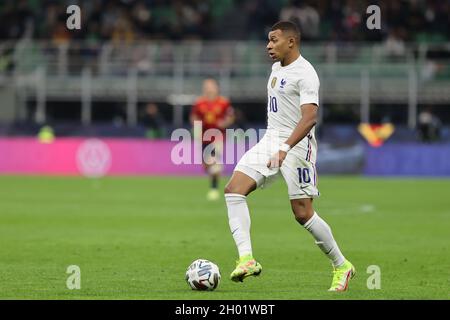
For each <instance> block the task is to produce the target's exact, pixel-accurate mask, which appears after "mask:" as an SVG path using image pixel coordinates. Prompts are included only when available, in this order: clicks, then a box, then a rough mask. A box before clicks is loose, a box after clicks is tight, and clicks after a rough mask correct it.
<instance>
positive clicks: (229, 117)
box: [218, 105, 236, 129]
mask: <svg viewBox="0 0 450 320" xmlns="http://www.w3.org/2000/svg"><path fill="white" fill-rule="evenodd" d="M235 120H236V116H235V114H234V109H233V107H232V106H231V105H229V106H228V107H227V109H226V111H225V117H224V118H223V120H222V121H220V122H219V124H218V125H219V128H220V129H226V128H228V127H229V126H231V125H232V124H233V123H234V121H235Z"/></svg>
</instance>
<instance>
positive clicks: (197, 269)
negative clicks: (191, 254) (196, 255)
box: [186, 259, 220, 291]
mask: <svg viewBox="0 0 450 320" xmlns="http://www.w3.org/2000/svg"><path fill="white" fill-rule="evenodd" d="M186 281H187V283H188V284H189V286H190V287H191V288H192V290H201V291H206V290H208V291H212V290H215V289H216V288H217V287H218V286H219V283H220V271H219V267H218V266H217V265H216V264H214V263H213V262H211V261H209V260H205V259H197V260H195V261H194V262H192V263H191V265H190V266H189V267H188V269H187V271H186Z"/></svg>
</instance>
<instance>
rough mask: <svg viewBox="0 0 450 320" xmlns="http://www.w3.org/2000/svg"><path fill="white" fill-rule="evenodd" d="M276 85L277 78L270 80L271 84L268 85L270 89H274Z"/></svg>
mask: <svg viewBox="0 0 450 320" xmlns="http://www.w3.org/2000/svg"><path fill="white" fill-rule="evenodd" d="M276 83H277V77H274V78H273V79H272V83H271V84H270V85H271V86H272V89H273V88H275V84H276Z"/></svg>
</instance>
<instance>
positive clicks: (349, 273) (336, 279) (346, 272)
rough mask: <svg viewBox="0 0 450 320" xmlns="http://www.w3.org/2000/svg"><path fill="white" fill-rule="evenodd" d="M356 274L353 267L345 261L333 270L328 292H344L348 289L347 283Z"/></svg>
mask: <svg viewBox="0 0 450 320" xmlns="http://www.w3.org/2000/svg"><path fill="white" fill-rule="evenodd" d="M355 274H356V270H355V267H354V266H353V265H352V264H351V263H350V261H348V260H345V262H344V264H343V265H342V266H339V267H337V268H334V270H333V282H332V283H331V287H330V289H328V291H345V290H347V289H348V283H349V281H350V279H352V278H353V277H354V276H355Z"/></svg>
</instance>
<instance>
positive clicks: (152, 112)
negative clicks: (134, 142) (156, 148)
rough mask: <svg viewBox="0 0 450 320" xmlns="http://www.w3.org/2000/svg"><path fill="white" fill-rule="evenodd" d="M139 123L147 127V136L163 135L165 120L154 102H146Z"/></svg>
mask: <svg viewBox="0 0 450 320" xmlns="http://www.w3.org/2000/svg"><path fill="white" fill-rule="evenodd" d="M141 123H142V124H143V125H144V126H145V127H146V128H147V132H146V136H147V138H150V139H158V138H162V137H164V136H165V128H166V121H165V120H164V118H163V117H162V116H161V114H160V113H159V109H158V106H157V105H156V104H155V103H149V104H147V106H146V107H145V109H144V114H143V116H142V118H141Z"/></svg>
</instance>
